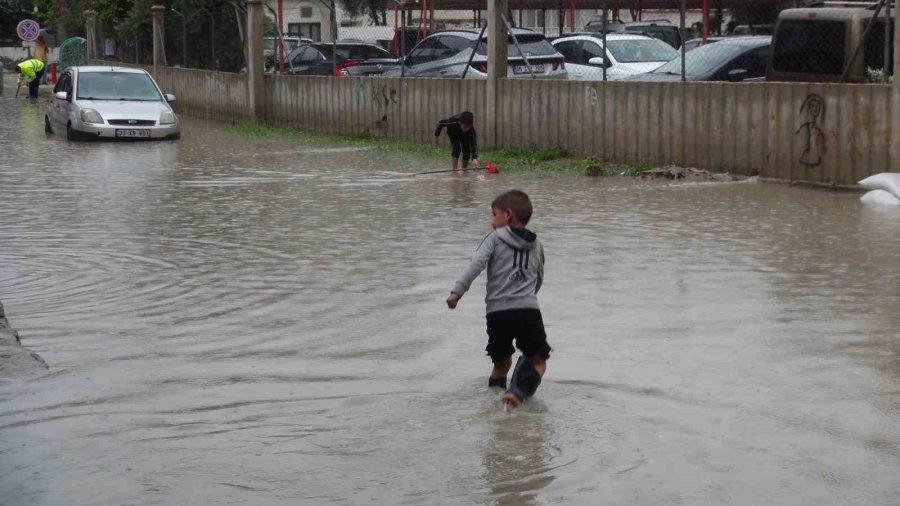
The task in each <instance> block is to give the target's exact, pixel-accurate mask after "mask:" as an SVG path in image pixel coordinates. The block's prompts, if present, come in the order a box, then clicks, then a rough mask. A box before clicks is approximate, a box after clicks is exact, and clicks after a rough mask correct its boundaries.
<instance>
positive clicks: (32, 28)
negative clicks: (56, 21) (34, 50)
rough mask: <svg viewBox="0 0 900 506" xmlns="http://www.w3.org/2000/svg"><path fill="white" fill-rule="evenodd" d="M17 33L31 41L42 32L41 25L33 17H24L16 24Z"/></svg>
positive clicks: (23, 38) (26, 40)
mask: <svg viewBox="0 0 900 506" xmlns="http://www.w3.org/2000/svg"><path fill="white" fill-rule="evenodd" d="M16 33H17V34H18V35H19V38H20V39H22V40H24V41H25V42H31V41H33V40H35V39H37V38H38V36H39V35H40V34H41V25H39V24H38V22H37V21H35V20H33V19H23V20H22V21H19V24H18V25H17V26H16Z"/></svg>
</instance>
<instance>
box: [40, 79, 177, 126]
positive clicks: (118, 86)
mask: <svg viewBox="0 0 900 506" xmlns="http://www.w3.org/2000/svg"><path fill="white" fill-rule="evenodd" d="M174 100H175V97H174V96H172V95H164V94H163V92H162V91H161V90H160V89H159V86H157V85H156V82H155V81H154V80H153V78H152V77H150V74H148V73H147V72H146V71H144V70H142V69H132V68H124V67H109V66H96V67H93V66H91V67H70V68H67V69H66V70H65V71H64V72H63V73H62V74H60V76H59V80H58V81H57V83H56V87H55V88H53V98H52V99H51V101H50V105H49V106H47V113H46V115H45V116H44V129H45V131H46V132H47V133H48V134H52V133H53V131H54V130H57V129H58V130H64V131H65V132H66V138H67V139H69V140H78V139H100V138H109V139H177V138H179V137H180V136H181V128H180V126H179V122H178V117H177V116H176V115H175V111H173V110H172V107H171V106H170V105H169V102H173V101H174Z"/></svg>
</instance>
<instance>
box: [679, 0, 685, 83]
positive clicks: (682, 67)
mask: <svg viewBox="0 0 900 506" xmlns="http://www.w3.org/2000/svg"><path fill="white" fill-rule="evenodd" d="M686 10H687V6H686V5H685V0H681V24H680V27H679V30H681V34H680V35H681V40H682V42H681V81H682V82H684V81H687V75H686V73H687V65H686V64H685V55H687V50H686V48H685V47H684V16H685V11H686Z"/></svg>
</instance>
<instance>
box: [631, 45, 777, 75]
mask: <svg viewBox="0 0 900 506" xmlns="http://www.w3.org/2000/svg"><path fill="white" fill-rule="evenodd" d="M771 44H772V37H769V36H767V35H760V36H755V37H734V38H729V39H726V40H722V41H719V42H716V43H715V44H707V45H705V46H701V47H698V48H697V49H695V50H693V51H691V52H690V53H686V54H685V55H684V62H685V75H686V79H687V80H688V81H731V82H740V81H746V80H751V79H752V80H760V79H761V78H762V77H764V76H765V75H766V62H767V60H768V56H769V46H770V45H771ZM681 61H682V57H681V56H680V55H679V56H678V57H677V58H675V59H674V60H672V61H670V62H669V63H666V64H665V65H663V66H662V67H659V68H658V69H656V70H654V71H653V72H650V73H647V74H641V75H638V76H634V77H632V78H630V80H634V81H678V80H680V79H681Z"/></svg>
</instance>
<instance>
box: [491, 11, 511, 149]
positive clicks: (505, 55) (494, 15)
mask: <svg viewBox="0 0 900 506" xmlns="http://www.w3.org/2000/svg"><path fill="white" fill-rule="evenodd" d="M506 6H507V3H506V0H488V19H487V27H488V28H487V37H488V45H487V50H488V61H487V64H488V75H487V83H485V84H486V96H485V105H486V106H487V110H486V111H485V119H486V120H487V121H486V122H485V123H487V125H486V126H487V130H488V135H487V138H488V142H489V145H490V146H492V147H496V146H497V141H498V140H499V138H500V136H499V135H497V127H498V125H499V124H500V123H499V122H498V121H497V109H498V107H497V102H498V101H497V80H498V79H502V78H504V77H506V72H507V67H508V63H509V45H508V44H509V43H508V42H507V38H508V37H509V34H508V33H506V24H505V23H504V22H503V20H502V19H501V16H502V15H503V13H504V12H506Z"/></svg>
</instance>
